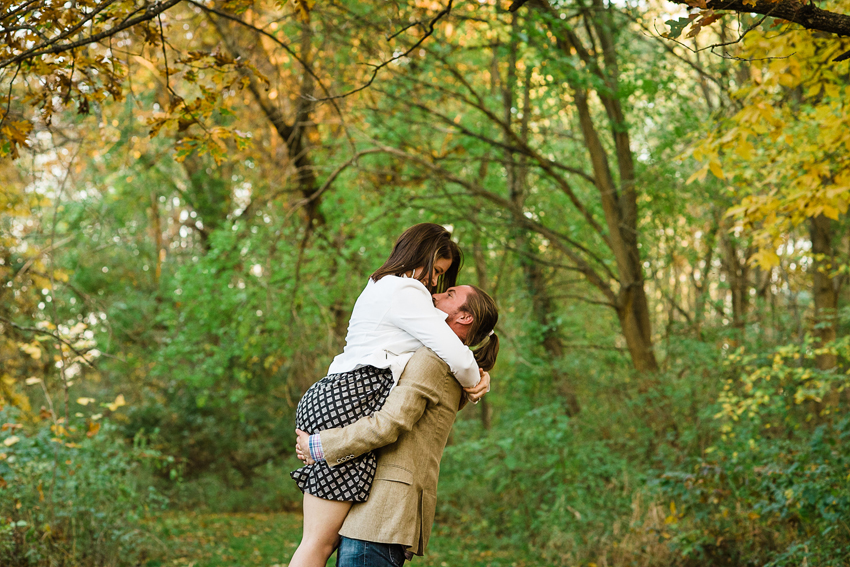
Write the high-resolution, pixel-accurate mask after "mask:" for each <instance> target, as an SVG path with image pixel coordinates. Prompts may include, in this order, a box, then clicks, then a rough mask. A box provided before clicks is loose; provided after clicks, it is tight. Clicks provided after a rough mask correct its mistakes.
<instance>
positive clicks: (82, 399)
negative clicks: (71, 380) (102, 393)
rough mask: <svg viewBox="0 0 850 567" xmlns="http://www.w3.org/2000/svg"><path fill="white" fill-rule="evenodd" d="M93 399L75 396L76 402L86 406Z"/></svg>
mask: <svg viewBox="0 0 850 567" xmlns="http://www.w3.org/2000/svg"><path fill="white" fill-rule="evenodd" d="M93 401H94V398H77V403H78V404H80V405H81V406H87V405H89V404H90V403H92V402H93Z"/></svg>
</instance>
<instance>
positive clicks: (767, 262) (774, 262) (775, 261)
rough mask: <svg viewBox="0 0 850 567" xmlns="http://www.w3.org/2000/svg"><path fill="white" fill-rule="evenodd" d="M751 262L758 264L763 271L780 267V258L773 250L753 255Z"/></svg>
mask: <svg viewBox="0 0 850 567" xmlns="http://www.w3.org/2000/svg"><path fill="white" fill-rule="evenodd" d="M750 261H751V262H754V263H757V264H758V265H759V266H760V267H761V269H763V270H765V271H766V270H769V269H771V268H774V267H776V266H778V265H779V256H777V255H776V252H774V251H773V250H759V251H758V252H756V253H755V254H753V257H752V260H750Z"/></svg>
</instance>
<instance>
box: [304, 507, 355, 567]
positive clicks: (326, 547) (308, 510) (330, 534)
mask: <svg viewBox="0 0 850 567" xmlns="http://www.w3.org/2000/svg"><path fill="white" fill-rule="evenodd" d="M350 509H351V502H339V501H336V500H325V499H324V498H319V497H317V496H313V495H312V494H307V493H306V492H305V493H304V535H303V536H302V537H301V545H299V546H298V549H296V550H295V555H293V556H292V561H290V562H289V567H325V564H326V563H327V562H328V559H330V556H331V554H332V553H333V551H334V549H335V548H336V544H337V540H338V539H339V530H340V528H342V523H343V522H344V521H345V517H346V516H347V515H348V510H350Z"/></svg>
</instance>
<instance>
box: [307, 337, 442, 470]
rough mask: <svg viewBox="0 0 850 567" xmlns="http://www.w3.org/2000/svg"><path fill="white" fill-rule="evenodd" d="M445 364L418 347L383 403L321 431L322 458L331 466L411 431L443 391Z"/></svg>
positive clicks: (437, 400)
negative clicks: (343, 424) (369, 412)
mask: <svg viewBox="0 0 850 567" xmlns="http://www.w3.org/2000/svg"><path fill="white" fill-rule="evenodd" d="M447 373H448V368H447V366H446V363H445V362H443V361H442V360H440V358H439V357H438V356H436V355H435V354H434V353H433V352H431V351H430V350H428V349H427V348H420V349H419V350H418V351H416V353H415V354H414V355H413V357H412V358H411V359H410V362H408V363H407V367H406V368H405V370H404V372H403V373H402V375H401V377H400V378H399V381H398V384H397V385H396V387H395V388H393V390H392V392H390V395H389V396H388V397H387V401H386V402H385V403H384V407H383V408H381V409H380V410H379V411H377V412H375V413H373V414H372V415H370V416H367V417H363V418H360V419H359V420H357V421H356V422H354V423H352V424H351V425H348V426H346V427H337V428H335V429H327V430H325V431H322V432H321V433H320V434H319V435H320V439H321V442H322V451H323V452H324V455H325V461H326V462H327V463H328V465H329V466H330V467H335V466H337V465H340V464H342V463H344V462H346V461H348V460H350V459H353V458H355V457H359V456H360V455H362V454H364V453H367V452H369V451H372V450H374V449H378V448H380V447H383V446H385V445H389V444H391V443H394V442H395V441H396V439H398V436H399V435H400V434H401V433H402V432H405V431H410V430H411V429H412V428H413V426H414V424H416V422H417V421H419V419H420V418H421V417H422V414H423V413H424V412H425V409H426V408H427V407H428V405H429V404H437V403H439V401H440V396H441V395H442V392H443V388H444V384H445V380H447V379H448V377H447Z"/></svg>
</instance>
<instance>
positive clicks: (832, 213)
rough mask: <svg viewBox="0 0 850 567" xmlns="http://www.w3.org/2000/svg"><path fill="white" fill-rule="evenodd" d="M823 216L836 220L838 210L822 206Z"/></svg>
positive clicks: (829, 206)
mask: <svg viewBox="0 0 850 567" xmlns="http://www.w3.org/2000/svg"><path fill="white" fill-rule="evenodd" d="M823 215H824V216H825V217H828V218H831V219H832V220H838V209H836V208H835V207H833V206H831V205H824V206H823Z"/></svg>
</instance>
